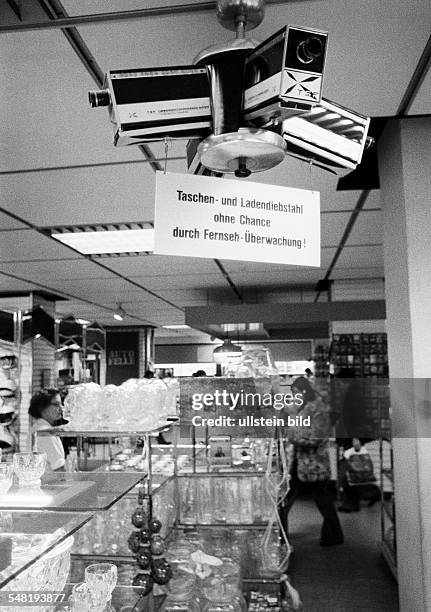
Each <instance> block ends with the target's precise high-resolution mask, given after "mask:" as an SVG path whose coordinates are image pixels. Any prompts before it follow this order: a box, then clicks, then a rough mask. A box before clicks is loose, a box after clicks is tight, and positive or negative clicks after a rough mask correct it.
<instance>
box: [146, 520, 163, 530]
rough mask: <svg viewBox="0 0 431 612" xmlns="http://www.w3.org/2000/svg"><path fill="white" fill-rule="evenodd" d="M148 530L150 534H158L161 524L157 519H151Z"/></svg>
mask: <svg viewBox="0 0 431 612" xmlns="http://www.w3.org/2000/svg"><path fill="white" fill-rule="evenodd" d="M148 528H149V530H150V531H151V533H159V531H160V529H161V528H162V523H161V522H160V521H159V520H158V519H156V518H153V519H151V521H149V523H148Z"/></svg>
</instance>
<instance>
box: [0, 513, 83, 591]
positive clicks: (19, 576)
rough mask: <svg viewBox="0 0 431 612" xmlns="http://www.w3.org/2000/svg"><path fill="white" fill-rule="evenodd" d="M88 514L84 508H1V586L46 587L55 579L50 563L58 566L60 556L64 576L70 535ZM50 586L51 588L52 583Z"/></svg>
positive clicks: (67, 566) (14, 587) (19, 588)
mask: <svg viewBox="0 0 431 612" xmlns="http://www.w3.org/2000/svg"><path fill="white" fill-rule="evenodd" d="M91 518H92V514H90V513H87V512H85V513H82V512H79V513H78V512H74V513H68V512H36V511H25V512H23V511H19V512H18V511H17V512H15V511H13V512H6V511H1V512H0V526H1V529H0V532H1V535H0V549H1V550H0V563H1V565H0V588H1V589H5V588H6V589H7V590H18V591H19V590H40V589H39V588H38V587H39V586H45V587H46V585H47V584H51V583H50V581H51V580H54V578H55V576H53V575H52V571H54V570H53V566H54V565H56V566H58V564H59V562H60V559H65V568H63V570H64V571H63V573H66V575H65V576H64V578H65V579H66V578H67V575H68V571H69V565H68V561H67V553H69V556H70V548H71V546H72V544H73V538H71V537H70V536H72V535H73V534H74V533H76V532H77V531H78V529H80V528H81V527H82V526H83V525H85V524H86V523H87V522H88V521H89V520H90V519H91ZM66 542H67V545H66V544H65V543H66ZM58 569H59V568H58V567H57V569H56V570H55V572H58ZM65 569H67V571H65ZM51 586H52V587H53V588H52V590H54V584H52V585H51Z"/></svg>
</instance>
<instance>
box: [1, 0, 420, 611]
mask: <svg viewBox="0 0 431 612" xmlns="http://www.w3.org/2000/svg"><path fill="white" fill-rule="evenodd" d="M111 4H112V3H105V2H101V1H100V0H86V1H85V2H83V1H80V0H62V2H60V1H59V0H25V1H17V0H0V67H1V73H2V75H3V81H4V83H5V87H2V88H1V91H0V100H1V102H2V103H1V105H0V106H1V108H2V116H3V118H4V120H3V121H2V122H0V399H1V400H2V403H1V404H0V449H1V455H0V458H1V461H0V610H4V611H5V612H8V611H9V610H11V611H12V610H17V609H22V610H35V611H36V610H38V611H40V610H42V611H43V610H46V611H47V612H48V611H52V612H54V611H56V612H60V611H66V610H69V611H73V612H87V611H88V612H90V610H91V611H96V612H112V611H116V612H139V611H146V612H147V611H148V612H150V611H152V612H153V611H156V610H160V612H163V611H165V612H169V611H174V610H176V611H178V612H181V611H183V612H185V611H187V610H191V611H192V612H213V611H217V612H242V611H244V612H245V611H246V610H250V612H253V611H256V610H259V611H262V610H274V611H276V610H279V611H280V610H285V611H286V610H289V611H291V610H301V609H302V610H304V611H305V612H313V611H315V612H318V611H319V612H343V611H346V612H347V611H351V610H358V611H362V610H363V611H364V612H365V611H367V612H368V611H373V610H387V611H388V612H394V611H396V610H401V612H413V611H414V612H427V611H428V610H429V609H430V607H429V605H430V604H429V602H430V601H431V587H430V584H431V580H429V578H430V577H431V558H430V553H429V547H427V542H428V541H431V540H429V538H431V531H430V530H431V527H430V525H431V521H429V516H428V514H427V512H428V508H429V505H428V506H427V500H429V496H430V495H431V489H429V485H428V483H427V478H426V474H427V469H428V468H429V465H430V464H431V457H430V456H429V455H430V452H431V451H429V449H428V445H427V444H426V441H427V437H424V438H422V437H421V436H420V435H419V433H418V432H419V431H421V430H420V426H422V425H423V424H424V423H425V424H427V420H426V415H425V416H423V415H422V413H420V414H419V416H417V415H416V412H415V407H416V405H415V403H414V402H412V403H411V405H412V408H411V411H412V412H411V414H412V415H413V414H414V415H415V418H414V419H411V420H412V421H414V426H415V428H416V429H415V431H414V433H413V434H412V435H411V434H410V433H409V434H408V435H405V436H403V435H398V439H397V436H393V428H394V423H396V425H397V427H398V426H399V425H400V422H402V419H403V418H404V419H405V413H404V412H403V407H402V403H403V402H402V401H400V397H401V398H403V399H404V400H405V398H406V397H407V398H408V401H410V400H411V398H412V397H414V398H415V401H416V399H417V398H418V397H419V398H421V397H422V396H421V395H420V394H421V393H426V394H428V393H429V390H428V387H426V384H425V387H426V390H425V391H422V388H421V389H419V387H416V386H414V384H413V387H412V389H413V390H411V389H410V386H409V389H408V390H406V388H405V387H402V386H397V384H398V383H399V381H400V380H402V379H406V380H410V383H409V385H410V384H412V383H411V381H412V380H413V382H414V381H415V379H418V380H419V379H420V380H422V381H425V383H426V379H427V376H428V369H427V365H426V364H427V363H429V358H431V355H430V353H429V350H430V349H429V347H430V346H431V330H429V325H428V324H427V321H428V312H429V308H428V307H431V293H430V287H431V271H430V270H429V264H428V263H427V262H428V261H429V256H428V250H427V249H428V245H429V238H431V236H429V234H430V231H431V230H430V229H429V228H431V218H430V215H431V213H430V210H429V206H427V203H429V200H430V197H431V184H430V176H431V175H430V174H429V173H427V172H424V171H423V168H424V167H426V166H427V165H429V164H430V163H431V150H430V148H429V142H430V141H431V140H430V139H431V123H430V116H431V104H430V100H431V71H430V65H431V38H430V35H429V32H430V23H431V8H430V5H429V3H428V2H426V1H425V0H416V1H415V2H411V3H405V2H401V0H390V1H389V0H387V1H383V2H379V3H377V4H378V6H377V5H376V3H375V2H373V1H372V0H361V2H359V3H358V2H357V1H356V0H345V1H343V2H342V3H340V2H336V0H289V1H288V0H286V1H283V0H267V1H266V3H265V6H264V17H262V18H261V22H260V24H259V25H258V26H257V27H256V28H255V29H253V30H252V31H251V32H248V33H247V36H246V38H247V39H256V40H257V41H259V42H260V41H265V40H266V39H268V38H269V37H271V36H272V35H273V34H274V33H275V32H277V31H279V30H280V28H282V27H284V26H285V25H292V24H293V25H295V26H298V25H299V26H302V27H307V28H312V29H317V30H319V31H324V32H327V33H328V43H327V51H326V64H325V72H324V79H323V95H324V97H325V99H327V100H332V101H334V102H335V103H336V104H338V105H340V107H343V108H344V109H354V111H352V112H355V113H358V114H360V116H362V117H365V118H370V124H369V129H370V131H369V134H370V140H369V142H367V146H366V147H365V146H364V152H363V161H362V164H358V166H357V168H356V169H355V166H352V167H350V168H348V169H346V168H344V170H343V171H341V169H340V168H337V170H336V171H335V172H331V171H328V169H327V168H326V169H325V168H323V167H321V166H320V167H319V164H318V163H316V161H315V160H314V161H313V160H311V161H308V162H307V161H304V160H303V159H298V158H297V157H294V156H293V155H290V154H287V155H286V156H285V157H284V159H283V161H282V162H281V163H279V164H278V165H276V166H275V167H273V168H270V169H267V170H265V171H262V172H259V173H257V172H253V173H252V174H251V176H249V177H244V178H238V177H237V178H236V180H237V181H244V184H245V185H247V184H250V183H252V182H255V183H261V184H264V185H265V186H268V193H270V189H271V185H274V186H275V185H276V186H282V187H286V188H288V187H294V188H298V189H303V190H308V191H311V192H315V191H317V192H319V194H320V265H319V266H313V267H311V266H301V265H294V264H280V263H271V262H268V261H266V260H265V256H264V255H262V259H261V260H259V247H258V246H256V252H257V254H256V255H255V256H254V260H253V261H250V260H249V261H246V260H232V259H227V258H224V257H222V256H220V257H219V258H208V257H205V255H202V256H199V257H197V256H193V250H190V249H189V251H188V252H186V253H185V254H184V256H173V255H162V254H155V253H153V247H152V242H151V241H152V239H153V238H152V236H153V232H154V216H155V213H154V199H155V182H156V172H157V171H159V172H164V173H165V174H166V173H168V174H169V173H177V174H187V172H190V173H191V172H192V171H191V170H190V167H189V161H190V160H188V159H187V149H186V145H187V139H179V138H178V139H176V138H175V137H169V138H168V139H165V140H159V141H154V142H150V143H145V144H139V145H138V146H127V147H126V146H114V144H113V125H112V123H114V124H115V122H112V121H111V122H110V119H109V117H108V113H107V110H106V109H104V108H90V105H89V103H88V92H89V91H95V90H101V89H102V88H103V86H104V76H105V74H106V73H107V72H108V71H109V70H135V69H138V68H139V69H141V68H142V69H144V68H150V67H156V68H158V67H165V68H171V67H175V66H183V65H184V66H185V65H192V64H193V62H194V58H195V57H196V56H197V55H198V54H199V53H200V52H202V50H203V49H205V48H207V47H208V46H209V45H219V47H220V48H221V47H223V45H226V44H227V41H232V39H233V38H234V37H235V33H234V32H233V31H229V30H228V29H227V27H226V25H224V26H223V23H222V19H221V18H219V19H217V15H216V10H215V9H216V4H217V6H218V8H219V9H220V11H221V12H223V6H222V5H223V4H224V5H225V6H224V10H226V6H227V5H228V4H229V3H228V2H224V3H223V2H218V3H215V2H214V3H212V2H210V3H208V2H206V3H203V2H200V0H195V1H192V2H189V3H185V2H182V1H181V2H180V3H169V2H168V0H155V1H154V2H148V3H142V1H141V0H139V1H138V0H120V1H118V2H115V3H114V4H115V7H113V6H111ZM233 4H234V3H233ZM239 4H241V3H239ZM257 4H259V5H260V4H262V5H263V3H260V2H257ZM108 5H109V6H108ZM220 7H222V8H220ZM231 29H234V28H231ZM237 38H241V37H240V36H239V35H238V31H237ZM253 44H254V45H255V43H253ZM114 128H115V126H114ZM196 173H197V172H196ZM224 178H232V179H233V180H235V177H234V176H233V174H230V175H224ZM268 197H269V195H268ZM133 231H143V232H146V236H147V237H148V236H149V242H148V243H146V246H145V247H143V248H140V249H137V250H135V248H136V247H133V250H132V248H131V247H130V243H129V242H128V241H129V237H128V232H133ZM108 232H109V234H110V236H112V238H111V240H112V241H113V242H114V243H115V244H116V248H113V247H109V248H108V249H106V248H105V250H103V248H102V249H100V248H99V250H98V249H97V247H94V246H93V247H91V245H90V244H88V245H87V244H86V243H85V241H84V242H82V243H75V242H73V240H72V241H71V240H70V236H73V235H75V237H76V236H77V235H79V236H82V235H83V236H85V235H86V234H87V238H88V236H93V237H94V235H95V234H106V233H108ZM130 236H131V234H130ZM130 239H131V238H130ZM115 241H116V242H115ZM94 244H95V243H93V245H94ZM92 249H93V250H92ZM429 336H430V337H429ZM428 340H429V342H428ZM392 379H395V380H396V384H395V387H394V385H393V383H392ZM304 380H305V383H304V382H303V381H304ZM295 381H297V383H296V384H297V385H299V387H295ZM390 381H391V382H390ZM301 385H302V387H301ZM355 385H356V386H355ZM353 388H354V389H355V393H356V395H355V394H353V396H352V395H350V396H349V392H350V391H352V389H353ZM43 389H50V390H54V391H49V392H48V394H46V393H45V392H43V391H41V390H43ZM220 389H226V390H227V391H228V392H229V393H231V394H233V395H235V394H238V397H239V394H241V393H242V392H243V391H244V390H246V391H248V392H249V393H250V394H251V395H253V394H257V395H260V398H262V396H263V395H264V394H267V395H268V396H270V397H271V406H273V405H274V398H275V397H276V395H277V394H279V395H281V396H283V397H284V398H286V397H288V396H289V397H291V395H290V394H294V392H295V389H297V390H299V392H300V395H301V398H304V397H305V395H304V394H306V393H309V392H310V393H311V394H312V397H311V399H310V405H311V404H313V402H314V404H313V405H318V406H324V407H325V408H321V410H322V411H323V412H325V413H326V412H327V416H326V417H325V418H326V421H325V422H326V423H330V427H329V426H328V429H327V431H326V433H325V434H324V435H320V438H319V439H320V442H319V443H316V442H314V447H313V448H314V450H316V448H317V447H319V448H321V446H319V444H321V445H324V447H325V448H324V452H325V467H324V470H325V474H324V475H323V476H321V477H320V476H318V477H317V478H314V476H308V477H302V478H301V472H300V470H301V467H300V466H301V465H303V463H301V461H302V462H304V461H309V462H311V461H312V460H313V461H314V459H311V458H310V457H311V455H310V452H311V451H310V448H311V447H312V446H313V444H312V443H311V442H307V444H308V446H307V444H305V443H304V442H303V441H302V442H301V440H302V436H301V435H300V434H299V433H296V434H295V433H292V434H291V433H288V434H286V430H285V428H284V425H283V426H282V425H280V424H277V423H272V424H271V425H270V424H267V425H266V426H265V427H264V426H263V425H262V426H261V427H260V428H259V427H257V429H253V427H252V426H250V421H246V420H244V423H243V425H241V423H240V424H239V425H238V426H237V427H227V425H226V421H223V422H221V421H220V422H217V423H212V424H209V425H208V424H206V425H205V426H203V425H201V424H197V423H196V422H195V421H194V420H193V418H194V417H195V416H196V415H197V414H199V415H201V414H204V413H205V416H209V417H210V418H214V419H215V418H216V417H218V416H219V415H221V414H222V412H223V411H222V410H218V406H219V405H218V404H216V406H217V409H216V408H214V406H212V409H211V410H207V407H205V408H203V407H202V408H201V409H203V412H198V411H199V410H201V409H199V408H196V398H197V397H199V398H200V401H203V397H204V396H205V394H208V395H211V396H214V394H215V397H217V393H218V392H219V390H220ZM358 389H359V391H358ZM310 390H311V391H310ZM44 393H45V395H44ZM359 393H360V397H361V404H360V407H358V411H359V412H360V413H361V414H362V415H365V416H364V419H365V421H366V427H362V428H359V429H355V427H353V428H352V427H351V428H350V429H349V427H348V426H347V425H346V423H347V416H346V415H347V414H348V413H349V414H351V413H352V410H353V408H351V406H353V405H354V404H355V402H356V401H357V398H358V394H359ZM397 393H398V395H397ZM406 393H410V395H408V396H407V395H405V394H406ZM403 394H404V395H403ZM35 396H36V398H37V400H35V399H34V398H35ZM231 397H232V396H231ZM347 397H350V400H347V399H346V398H347ZM352 397H353V399H352ZM32 398H33V399H32ZM47 398H48V399H47ZM427 398H428V395H426V398H425V399H427ZM230 401H231V404H229V406H230V408H229V409H228V410H227V411H225V412H226V414H227V415H229V410H231V409H232V399H231V400H230ZM237 401H238V402H239V403H238V406H239V408H240V409H243V410H244V411H245V412H244V414H243V413H241V414H243V416H244V418H245V415H248V416H247V418H253V416H255V415H256V414H257V411H256V410H255V405H254V403H253V409H252V410H250V407H249V404H248V403H247V401H245V400H244V399H243V397H241V400H237ZM253 401H254V400H253ZM349 401H350V402H351V403H350V404H349ZM193 402H195V403H193ZM404 403H405V402H404ZM305 404H307V402H305ZM355 405H356V404H355ZM418 405H419V404H418ZM32 406H33V408H32ZM205 406H206V405H205ZM349 406H350V408H349ZM290 407H291V406H290V404H289V406H288V407H287V408H286V406H285V407H284V412H283V415H285V416H286V418H287V414H288V413H289V415H290V414H293V415H296V414H299V412H297V413H296V412H289V410H290ZM29 408H30V413H29ZM48 408H49V410H55V409H58V411H59V412H58V413H56V414H54V412H49V413H48V412H43V414H42V411H44V410H45V409H47V410H48ZM260 409H262V406H261V405H260V404H259V410H260ZM310 410H311V409H310ZM349 410H350V412H348V411H349ZM408 410H410V408H408V409H407V411H408ZM207 413H208V414H207ZM401 413H402V415H401ZM48 414H49V416H46V415H48ZM223 414H224V413H223ZM261 414H264V412H262V413H261ZM304 414H305V413H304ZM307 414H308V413H307ZM319 414H320V413H319ZM43 415H45V416H43ZM52 415H54V416H52ZM250 415H251V416H250ZM409 415H410V412H409ZM416 416H417V418H416ZM421 418H423V422H422V421H421V420H420V419H421ZM41 421H44V423H43V425H41V423H40V422H41ZM245 423H247V424H245ZM363 425H364V424H363V423H361V426H363ZM297 427H299V429H298V431H302V432H303V429H300V427H301V426H300V425H298V423H296V424H295V426H294V428H292V431H297V430H296V429H295V428H297ZM367 427H368V429H367ZM398 431H399V430H398ZM409 432H410V430H409ZM295 435H296V436H297V437H296V438H295ZM316 436H317V434H316ZM317 437H318V436H317ZM429 437H430V436H428V438H429ZM355 438H360V440H359V443H360V445H361V449H359V450H358V449H356V448H355V444H356V442H354V439H355ZM400 438H402V439H403V440H404V443H403V444H401V442H400ZM421 439H422V445H421ZM298 440H300V441H299V442H298ZM305 446H307V448H308V451H306V450H304V447H305ZM54 447H55V448H56V451H55V452H56V453H57V455H56V458H57V459H58V457H60V463H58V464H57V467H56V466H55V465H54V463H53V461H54V460H53V459H52V454H51V453H52V452H53V450H52V449H53V448H54ZM59 449H60V450H59ZM349 450H351V451H352V453H350V454H349ZM353 450H354V452H353ZM346 451H347V453H348V454H347V455H345V453H346ZM58 453H59V455H58ZM301 453H302V454H301ZM307 453H308V455H307ZM352 455H353V457H354V459H358V457H359V459H361V458H362V459H361V460H362V461H363V464H366V470H368V471H367V472H366V477H365V476H358V475H357V474H356V476H354V477H353V476H352V473H353V471H349V470H353V467H352V468H349V465H350V463H349V462H350V460H351V457H352ZM304 457H305V459H304ZM307 457H308V459H307ZM364 457H365V458H364ZM359 459H358V461H359ZM51 461H52V463H50V462H51ZM317 463H318V461H317V460H316V464H317ZM352 465H353V464H352ZM370 466H371V467H370ZM316 469H321V468H320V467H319V468H316ZM322 469H323V468H322ZM363 469H364V470H365V467H363ZM352 478H353V480H352ZM354 478H357V480H356V481H355V480H354ZM316 480H318V483H317V485H316V482H315V481H316ZM349 491H350V493H349ZM405 491H409V492H410V494H409V495H405ZM295 496H296V497H295ZM352 500H353V501H352ZM334 516H335V518H334ZM322 517H323V518H322ZM328 517H329V518H328ZM331 517H332V518H331ZM323 519H324V522H323V528H322V521H323ZM329 523H331V525H332V527H331V529H332V528H334V529H335V531H336V532H337V534H338V535H333V533H332V532H331V534H332V535H330V536H328V533H329V532H328V531H325V529H327V527H328V524H329ZM325 525H326V527H325ZM328 529H329V528H328ZM337 530H338V531H337ZM340 534H341V535H340ZM319 544H320V545H319ZM32 604H33V606H32Z"/></svg>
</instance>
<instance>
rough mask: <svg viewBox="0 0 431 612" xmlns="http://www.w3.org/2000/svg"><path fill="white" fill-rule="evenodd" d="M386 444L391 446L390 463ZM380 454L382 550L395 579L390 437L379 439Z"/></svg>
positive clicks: (394, 534)
mask: <svg viewBox="0 0 431 612" xmlns="http://www.w3.org/2000/svg"><path fill="white" fill-rule="evenodd" d="M385 445H386V446H389V465H388V461H387V453H385ZM379 454H380V490H381V493H382V498H381V502H380V527H381V541H380V543H379V548H380V551H381V553H382V555H383V557H384V559H385V560H386V563H387V564H388V567H389V569H390V570H391V572H392V574H393V576H394V578H395V580H397V579H398V575H397V557H396V553H397V549H396V522H395V496H394V468H393V464H394V460H393V451H392V444H391V440H390V437H389V436H388V435H386V436H382V437H381V438H380V440H379Z"/></svg>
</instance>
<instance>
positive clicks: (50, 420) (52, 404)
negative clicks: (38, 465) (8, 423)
mask: <svg viewBox="0 0 431 612" xmlns="http://www.w3.org/2000/svg"><path fill="white" fill-rule="evenodd" d="M28 413H29V415H30V416H31V417H32V418H33V424H32V428H31V430H32V433H34V432H36V431H43V430H44V429H50V428H51V427H55V426H56V425H58V424H59V423H64V419H63V411H62V403H61V397H60V394H59V392H58V389H42V390H41V391H38V392H37V393H35V394H34V395H33V397H32V398H31V400H30V407H29V409H28ZM37 450H38V451H41V452H43V453H46V458H47V466H48V470H50V471H55V470H63V469H64V465H65V462H66V460H65V455H64V448H63V444H62V443H61V439H60V438H59V437H58V436H53V435H50V436H43V437H42V436H38V438H37Z"/></svg>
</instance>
